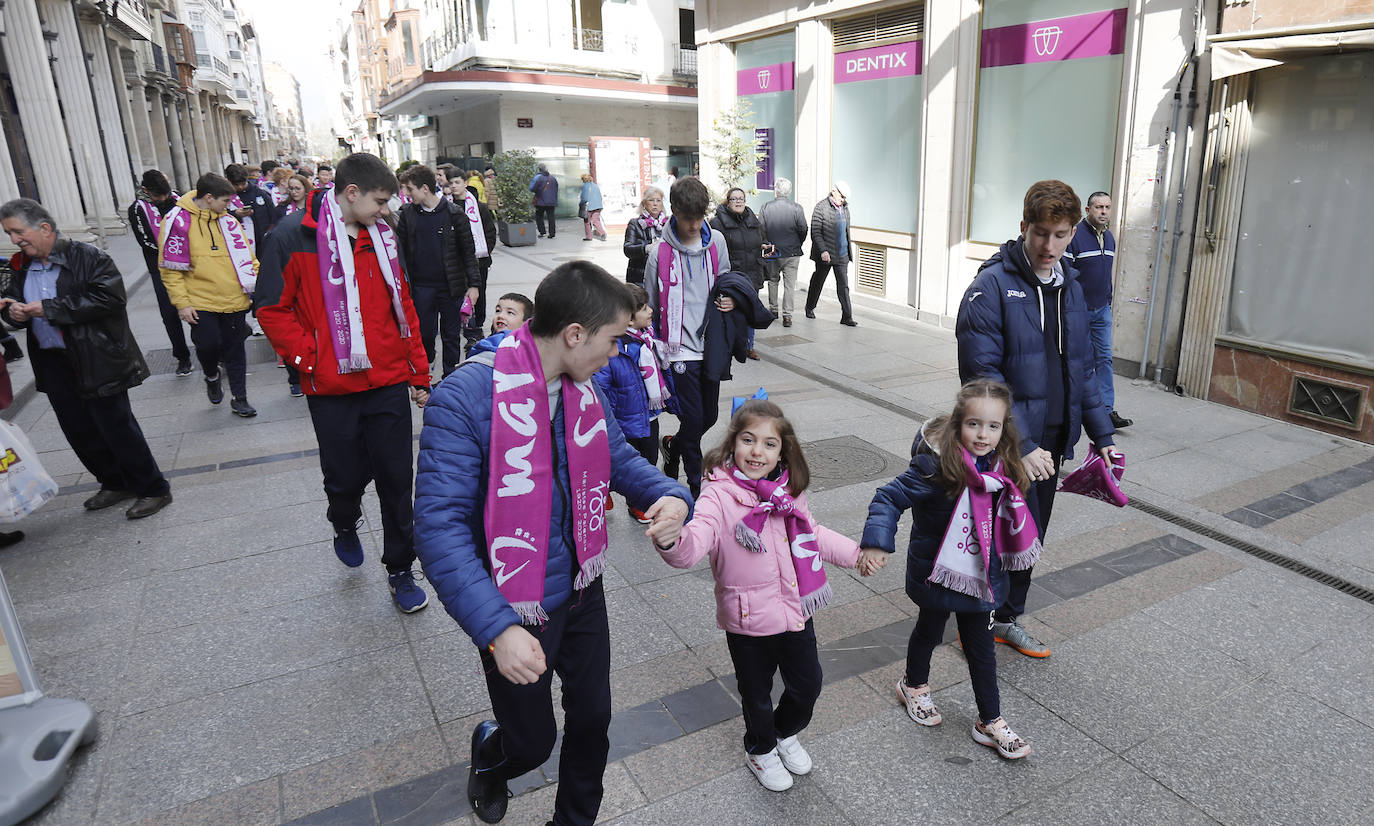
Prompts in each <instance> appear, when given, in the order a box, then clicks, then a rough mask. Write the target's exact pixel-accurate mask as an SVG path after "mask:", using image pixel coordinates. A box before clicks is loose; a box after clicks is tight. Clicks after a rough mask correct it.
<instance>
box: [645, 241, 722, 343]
mask: <svg viewBox="0 0 1374 826" xmlns="http://www.w3.org/2000/svg"><path fill="white" fill-rule="evenodd" d="M701 232H702V236H701V238H702V242H703V243H706V239H707V238H709V237H710V236H709V235H707V233H709V232H710V230H709V229H707V228H706V224H704V223H703V224H702V225H701ZM706 249H707V251H708V254H707V256H706V258H707V260H708V261H709V262H710V264H709V265H708V266H707V267H706V272H705V273H704V274H703V277H704V278H705V279H706V289H707V292H710V290H711V289H712V288H714V287H715V286H716V276H717V275H719V274H720V250H719V248H717V247H716V245H715V244H710V243H707V246H706ZM683 258H684V255H683V253H681V252H678V250H677V249H676V248H675V247H674V246H673V245H672V244H670V243H668V239H666V238H664V239H663V240H661V241H659V242H658V255H657V257H656V258H655V260H654V264H655V268H656V272H657V274H658V331H659V338H660V339H661V340H662V341H663V343H665V344H667V345H668V352H669V353H670V354H673V355H676V354H677V352H678V351H679V350H681V349H682V304H683V295H682V294H683V293H684V292H685V291H686V290H685V289H684V288H683V286H682V282H683V280H684V277H683V274H682V273H683V271H684V270H687V269H689V265H688V264H687V263H686V262H685V261H683ZM689 274H690V273H689Z"/></svg>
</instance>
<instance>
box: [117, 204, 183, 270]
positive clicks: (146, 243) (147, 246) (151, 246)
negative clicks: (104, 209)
mask: <svg viewBox="0 0 1374 826" xmlns="http://www.w3.org/2000/svg"><path fill="white" fill-rule="evenodd" d="M139 200H140V201H141V200H143V199H142V198H140V199H139ZM148 203H150V204H152V205H153V209H156V210H157V211H158V212H160V213H162V214H163V215H166V214H167V213H169V212H171V211H172V207H174V206H176V205H177V194H176V193H175V192H173V193H172V197H170V198H168V199H167V200H166V201H164V202H162V203H160V204H159V203H158V202H157V201H149V202H148ZM129 226H130V227H131V228H132V229H133V231H134V238H136V239H138V246H139V247H140V248H141V249H142V250H143V262H144V263H145V264H147V265H148V272H149V273H151V274H152V277H153V278H160V277H161V276H159V275H158V271H157V255H158V237H157V232H155V231H154V230H153V228H152V227H151V226H149V224H148V218H147V216H145V215H144V214H143V210H142V209H141V208H140V207H139V205H138V201H134V202H133V203H132V204H130V205H129Z"/></svg>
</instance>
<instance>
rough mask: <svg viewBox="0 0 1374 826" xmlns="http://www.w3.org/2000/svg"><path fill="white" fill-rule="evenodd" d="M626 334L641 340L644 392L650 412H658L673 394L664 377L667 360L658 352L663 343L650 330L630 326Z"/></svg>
mask: <svg viewBox="0 0 1374 826" xmlns="http://www.w3.org/2000/svg"><path fill="white" fill-rule="evenodd" d="M625 334H626V335H628V336H629V337H630V338H632V339H634V340H635V341H638V342H639V362H638V367H639V375H640V378H642V379H643V380H644V392H645V394H646V395H647V396H648V397H649V413H650V414H654V413H658V412H659V411H661V410H662V409H663V408H664V406H665V405H666V404H667V403H668V398H669V396H670V395H671V394H670V393H669V392H668V383H667V381H665V380H664V378H663V370H664V368H665V367H667V366H668V365H667V360H666V359H664V358H663V354H662V353H659V352H658V348H660V347H662V346H663V344H662V342H660V341H658V340H657V339H655V338H654V334H653V333H651V332H649V331H648V330H636V329H635V328H633V327H630V328H629V329H627V330H626V331H625Z"/></svg>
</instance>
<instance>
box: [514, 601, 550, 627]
mask: <svg viewBox="0 0 1374 826" xmlns="http://www.w3.org/2000/svg"><path fill="white" fill-rule="evenodd" d="M510 607H512V608H514V609H515V613H517V614H519V615H520V624H521V625H543V624H544V623H546V622H548V621H549V615H548V614H546V613H544V606H542V605H540V604H539V603H538V602H515V603H512V604H511V606H510Z"/></svg>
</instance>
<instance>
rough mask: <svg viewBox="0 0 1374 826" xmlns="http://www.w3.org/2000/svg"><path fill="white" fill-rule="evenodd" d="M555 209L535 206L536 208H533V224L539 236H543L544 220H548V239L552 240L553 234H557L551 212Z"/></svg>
mask: <svg viewBox="0 0 1374 826" xmlns="http://www.w3.org/2000/svg"><path fill="white" fill-rule="evenodd" d="M555 209H557V207H551V206H536V207H535V208H534V223H535V226H537V227H539V234H540V235H543V234H544V220H545V219H546V218H547V219H548V222H549V228H548V234H549V237H550V238H552V237H553V236H554V235H555V234H557V232H558V227H557V226H555V225H554V220H553V211H554V210H555Z"/></svg>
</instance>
